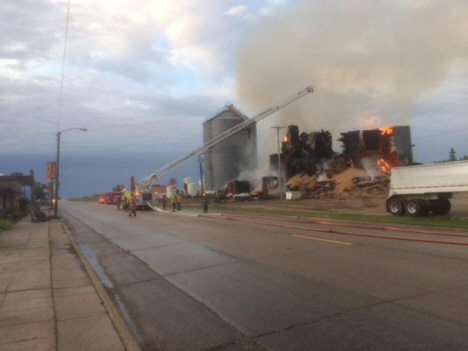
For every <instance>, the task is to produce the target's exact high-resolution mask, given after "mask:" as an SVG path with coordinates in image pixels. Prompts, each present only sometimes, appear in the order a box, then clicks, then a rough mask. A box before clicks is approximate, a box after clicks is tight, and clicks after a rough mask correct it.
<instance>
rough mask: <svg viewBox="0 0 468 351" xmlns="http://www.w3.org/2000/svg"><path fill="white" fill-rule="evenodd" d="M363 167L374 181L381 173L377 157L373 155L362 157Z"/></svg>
mask: <svg viewBox="0 0 468 351" xmlns="http://www.w3.org/2000/svg"><path fill="white" fill-rule="evenodd" d="M361 165H362V168H364V170H365V171H366V172H367V174H368V175H369V177H370V179H371V182H372V181H374V179H375V177H376V176H377V174H378V173H379V167H378V166H377V158H375V157H374V158H372V157H363V158H362V159H361Z"/></svg>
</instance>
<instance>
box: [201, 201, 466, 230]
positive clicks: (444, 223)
mask: <svg viewBox="0 0 468 351" xmlns="http://www.w3.org/2000/svg"><path fill="white" fill-rule="evenodd" d="M210 212H221V213H244V214H259V215H269V216H287V217H295V218H311V219H314V218H317V219H333V220H340V221H355V222H366V223H378V224H403V225H410V226H424V227H445V228H460V229H468V220H463V219H450V218H443V217H408V216H402V217H394V216H391V215H388V216H373V215H361V214H347V213H327V212H313V213H312V212H310V211H301V210H289V209H261V208H258V209H257V208H245V207H244V208H233V207H223V206H210Z"/></svg>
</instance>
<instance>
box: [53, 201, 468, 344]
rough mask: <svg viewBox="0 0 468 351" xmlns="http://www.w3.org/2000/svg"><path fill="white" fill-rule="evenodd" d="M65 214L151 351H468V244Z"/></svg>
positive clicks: (75, 210)
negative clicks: (268, 350)
mask: <svg viewBox="0 0 468 351" xmlns="http://www.w3.org/2000/svg"><path fill="white" fill-rule="evenodd" d="M60 208H61V211H62V214H63V216H64V218H65V219H66V220H67V223H68V225H69V226H70V228H71V229H72V231H73V235H74V236H75V239H76V240H77V242H78V243H79V245H80V248H81V249H82V250H83V252H84V253H85V254H86V256H87V257H88V259H89V261H90V262H91V263H92V265H93V267H94V269H95V270H96V272H97V273H98V275H99V276H100V278H101V281H102V282H103V284H104V286H105V287H106V289H107V290H108V292H109V293H110V295H111V296H112V298H113V299H114V302H115V303H116V305H117V306H118V307H119V308H120V310H121V312H122V314H123V315H124V317H125V319H126V321H127V323H128V324H129V326H130V328H131V330H132V332H133V333H134V335H135V336H136V338H137V340H138V342H139V343H140V345H141V346H142V348H143V349H144V350H229V351H231V350H263V349H271V350H464V349H465V350H466V349H468V337H467V330H468V246H467V244H468V233H463V232H458V233H452V234H458V236H454V235H442V233H439V234H438V235H429V234H425V233H415V232H411V231H409V230H407V229H405V230H403V231H383V230H378V229H369V228H354V227H342V226H338V225H333V224H326V223H325V224H323V223H322V224H312V223H305V222H302V221H281V220H279V219H268V220H265V219H259V218H252V217H242V216H226V217H225V216H212V217H211V218H204V217H197V216H193V215H184V214H172V213H158V212H154V211H139V212H137V214H138V216H137V217H136V218H130V217H128V216H127V214H126V213H125V212H123V211H117V210H116V207H115V206H106V205H98V204H89V203H81V202H67V201H62V202H61V203H60ZM330 231H334V232H333V233H332V232H330ZM437 231H438V232H440V230H437Z"/></svg>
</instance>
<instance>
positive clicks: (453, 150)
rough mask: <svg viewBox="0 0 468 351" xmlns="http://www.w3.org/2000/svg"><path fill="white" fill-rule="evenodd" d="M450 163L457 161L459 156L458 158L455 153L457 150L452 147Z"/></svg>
mask: <svg viewBox="0 0 468 351" xmlns="http://www.w3.org/2000/svg"><path fill="white" fill-rule="evenodd" d="M448 160H449V161H456V160H457V156H456V152H455V149H454V148H453V147H452V148H451V149H450V154H449V159H448Z"/></svg>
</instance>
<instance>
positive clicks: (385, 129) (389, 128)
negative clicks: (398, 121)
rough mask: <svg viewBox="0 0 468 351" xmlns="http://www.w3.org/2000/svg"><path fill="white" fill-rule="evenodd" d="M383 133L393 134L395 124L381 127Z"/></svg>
mask: <svg viewBox="0 0 468 351" xmlns="http://www.w3.org/2000/svg"><path fill="white" fill-rule="evenodd" d="M379 130H380V133H381V134H382V135H393V126H389V127H383V128H379Z"/></svg>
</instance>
